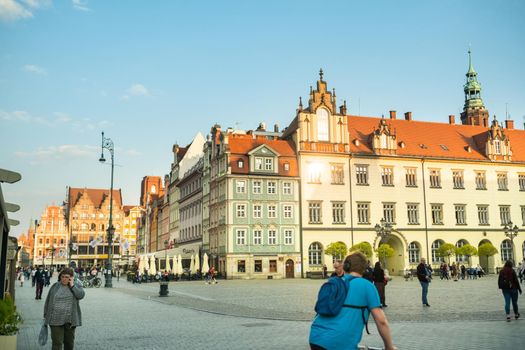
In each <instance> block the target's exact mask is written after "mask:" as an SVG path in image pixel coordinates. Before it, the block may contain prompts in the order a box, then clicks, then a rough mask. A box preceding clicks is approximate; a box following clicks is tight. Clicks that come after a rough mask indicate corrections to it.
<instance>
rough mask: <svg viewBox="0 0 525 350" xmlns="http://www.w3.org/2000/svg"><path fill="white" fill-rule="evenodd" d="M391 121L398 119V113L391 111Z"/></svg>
mask: <svg viewBox="0 0 525 350" xmlns="http://www.w3.org/2000/svg"><path fill="white" fill-rule="evenodd" d="M390 119H392V120H395V119H396V111H390Z"/></svg>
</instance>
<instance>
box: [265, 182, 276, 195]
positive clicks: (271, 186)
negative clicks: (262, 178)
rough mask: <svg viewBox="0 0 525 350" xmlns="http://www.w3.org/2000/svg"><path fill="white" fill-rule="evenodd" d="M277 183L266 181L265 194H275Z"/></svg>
mask: <svg viewBox="0 0 525 350" xmlns="http://www.w3.org/2000/svg"><path fill="white" fill-rule="evenodd" d="M276 189H277V182H275V181H268V182H267V183H266V193H268V194H275V193H276V192H277V190H276Z"/></svg>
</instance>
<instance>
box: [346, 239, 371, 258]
mask: <svg viewBox="0 0 525 350" xmlns="http://www.w3.org/2000/svg"><path fill="white" fill-rule="evenodd" d="M355 251H360V252H361V253H363V254H364V255H365V256H366V257H367V258H368V259H370V258H371V257H372V245H371V244H370V243H368V242H359V243H357V244H354V245H353V246H352V247H351V248H350V252H355Z"/></svg>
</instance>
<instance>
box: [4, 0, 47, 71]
mask: <svg viewBox="0 0 525 350" xmlns="http://www.w3.org/2000/svg"><path fill="white" fill-rule="evenodd" d="M0 1H2V0H0ZM22 69H23V70H24V71H26V72H29V73H33V74H36V75H46V74H47V71H46V70H45V69H44V68H42V67H39V66H37V65H36V64H26V65H25V66H23V67H22Z"/></svg>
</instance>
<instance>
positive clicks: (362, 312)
mask: <svg viewBox="0 0 525 350" xmlns="http://www.w3.org/2000/svg"><path fill="white" fill-rule="evenodd" d="M354 278H359V277H355V276H350V279H349V280H348V293H350V282H351V281H352V280H353V279H354ZM343 307H349V308H352V309H361V318H362V319H363V323H364V325H365V329H366V333H367V334H370V332H369V331H368V320H367V319H366V317H365V310H368V306H357V305H350V304H343ZM368 311H369V312H370V310H368Z"/></svg>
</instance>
